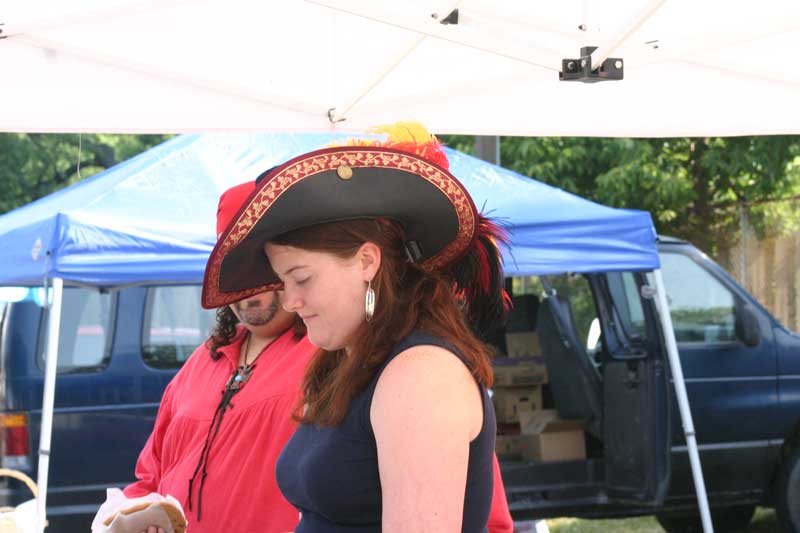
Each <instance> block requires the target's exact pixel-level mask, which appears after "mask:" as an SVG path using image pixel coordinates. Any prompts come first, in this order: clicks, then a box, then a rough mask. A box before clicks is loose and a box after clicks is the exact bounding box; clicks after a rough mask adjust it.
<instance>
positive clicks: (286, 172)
mask: <svg viewBox="0 0 800 533" xmlns="http://www.w3.org/2000/svg"><path fill="white" fill-rule="evenodd" d="M439 155H440V156H441V157H439V158H437V160H438V162H442V160H443V161H444V165H446V164H447V160H446V158H445V157H444V154H443V152H441V151H439ZM431 159H432V158H430V157H428V158H426V157H422V156H420V155H417V154H415V153H410V152H408V151H406V150H401V149H397V148H393V147H383V146H340V147H334V148H323V149H320V150H316V151H313V152H309V153H307V154H304V155H301V156H299V157H296V158H294V159H292V160H290V161H288V162H286V163H284V164H282V165H279V166H277V167H274V168H272V169H270V170H268V171H267V172H266V173H265V174H264V175H262V176H260V177H259V179H258V181H257V185H256V187H255V190H254V191H253V192H252V193H251V194H250V196H249V197H248V198H247V199H246V200H245V201H244V203H243V204H242V207H241V209H240V210H239V212H238V214H237V215H236V216H234V217H233V219H232V221H231V223H230V224H229V226H228V228H227V229H226V230H225V231H224V232H223V233H222V234H221V236H220V238H219V239H218V241H217V244H216V246H215V247H214V249H213V251H212V252H211V255H210V257H209V259H208V264H207V266H206V272H205V279H204V282H203V295H202V305H203V307H205V308H207V309H211V308H215V307H221V306H224V305H228V304H231V303H233V302H236V301H239V300H242V299H244V298H247V297H249V296H252V295H254V294H257V293H260V292H264V291H266V290H270V289H276V288H279V287H280V284H281V283H280V280H279V279H278V277H277V276H276V274H275V273H274V272H273V270H272V268H271V267H270V265H269V261H268V260H267V258H266V256H265V254H264V244H266V243H267V242H269V241H270V240H271V239H273V238H275V237H277V236H279V235H282V234H284V233H287V232H289V231H293V230H297V229H300V228H305V227H309V226H313V225H316V224H322V223H326V222H336V221H342V220H352V219H360V218H387V219H390V220H394V221H396V222H398V223H400V224H401V225H402V227H403V229H404V233H405V238H406V254H407V256H408V259H409V261H412V262H414V263H417V264H419V265H420V266H421V267H422V268H424V269H426V270H440V271H446V272H449V273H451V274H452V277H453V281H454V283H455V289H456V290H457V291H460V292H461V293H462V294H464V296H465V297H466V298H468V299H471V296H472V295H475V294H479V293H486V294H488V293H492V292H495V293H496V295H495V297H491V298H490V299H491V300H495V299H496V297H499V298H500V300H499V301H500V302H501V307H502V301H503V297H504V292H503V290H502V287H503V284H502V283H503V280H502V270H501V267H500V256H499V252H498V250H497V245H496V238H497V237H500V238H501V239H502V231H501V230H500V229H499V228H498V227H497V226H495V225H494V224H492V223H491V222H489V221H488V220H487V219H485V218H483V217H482V216H481V215H479V214H478V212H477V210H476V208H475V204H474V203H473V201H472V198H471V197H470V195H469V193H468V192H467V190H466V188H465V187H464V186H463V185H462V184H461V182H459V181H458V179H456V178H455V177H454V176H453V175H452V174H451V173H450V172H449V171H448V170H447V169H445V168H444V167H443V166H441V165H439V164H436V163H434V162H433V161H431ZM492 307H495V308H496V307H497V305H493V306H492Z"/></svg>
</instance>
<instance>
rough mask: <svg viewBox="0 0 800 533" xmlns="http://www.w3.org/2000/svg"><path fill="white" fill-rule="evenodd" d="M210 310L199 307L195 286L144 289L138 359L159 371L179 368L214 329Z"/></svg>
mask: <svg viewBox="0 0 800 533" xmlns="http://www.w3.org/2000/svg"><path fill="white" fill-rule="evenodd" d="M214 322H215V315H214V311H209V310H206V309H203V308H202V307H200V287H199V286H161V287H151V288H149V289H148V290H147V299H146V301H145V315H144V323H143V325H142V359H144V362H145V364H147V365H149V366H151V367H153V368H160V369H169V368H180V367H181V366H182V365H183V363H184V362H185V361H186V359H188V358H189V356H190V355H192V352H194V350H195V348H197V347H198V346H199V345H200V344H201V343H203V342H205V341H206V339H208V337H209V335H210V334H211V332H212V331H213V329H214Z"/></svg>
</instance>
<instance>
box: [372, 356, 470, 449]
mask: <svg viewBox="0 0 800 533" xmlns="http://www.w3.org/2000/svg"><path fill="white" fill-rule="evenodd" d="M480 394H481V393H480V390H479V388H478V387H477V382H476V381H475V378H474V377H473V376H472V374H471V373H470V371H469V369H468V368H467V366H466V365H465V364H464V363H463V362H462V361H461V360H460V359H459V358H458V356H457V355H455V354H454V353H453V352H451V351H449V350H446V349H444V348H441V347H438V346H430V345H418V346H414V347H412V348H409V349H408V350H405V351H403V352H401V353H400V354H398V355H397V356H395V358H394V359H393V360H392V361H391V362H390V363H389V364H388V365H387V366H386V368H385V370H384V371H383V373H382V374H381V377H380V378H379V379H378V383H377V386H376V388H375V395H374V396H373V399H372V406H371V408H370V419H371V421H372V425H373V428H374V429H375V430H376V432H384V431H386V430H388V431H390V432H392V433H393V432H394V431H395V430H399V429H400V428H405V429H410V428H412V427H416V428H417V429H418V430H420V431H424V432H433V431H437V432H440V431H456V432H460V431H461V430H464V431H466V432H467V433H469V435H470V436H474V435H475V434H477V431H479V430H480V426H481V423H482V419H483V418H482V413H483V411H482V408H481V396H480Z"/></svg>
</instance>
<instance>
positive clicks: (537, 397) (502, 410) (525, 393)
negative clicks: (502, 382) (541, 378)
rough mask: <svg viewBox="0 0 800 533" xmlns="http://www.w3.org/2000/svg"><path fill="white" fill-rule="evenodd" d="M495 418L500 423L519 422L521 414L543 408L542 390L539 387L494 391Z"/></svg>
mask: <svg viewBox="0 0 800 533" xmlns="http://www.w3.org/2000/svg"><path fill="white" fill-rule="evenodd" d="M492 402H493V403H494V412H495V417H496V418H497V422H498V423H502V424H510V423H515V422H519V413H520V412H523V411H534V410H537V409H541V408H542V388H541V387H540V386H538V385H536V386H533V387H526V388H513V389H506V388H502V389H493V390H492Z"/></svg>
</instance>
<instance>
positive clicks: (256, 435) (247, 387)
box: [123, 182, 513, 533]
mask: <svg viewBox="0 0 800 533" xmlns="http://www.w3.org/2000/svg"><path fill="white" fill-rule="evenodd" d="M254 188H255V184H254V183H253V182H248V183H244V184H241V185H238V186H236V187H233V188H231V189H229V190H228V191H226V192H225V193H223V195H222V196H221V197H220V202H219V208H218V211H217V234H218V235H220V234H222V232H223V231H224V230H225V229H226V228H227V227H228V225H229V223H230V221H231V220H232V219H233V217H234V216H235V215H236V214H237V213H238V211H239V208H240V206H241V204H242V203H243V202H244V200H245V199H246V198H247V197H248V195H249V194H250V192H252V191H253V190H254ZM293 325H294V326H295V327H293ZM316 352H317V348H316V347H314V346H313V345H312V344H311V343H310V342H309V341H308V339H307V338H305V337H304V336H303V335H302V332H301V331H300V330H299V329H298V327H297V323H296V322H295V315H294V314H290V313H288V312H286V311H284V310H283V308H282V307H281V305H280V302H279V295H278V293H277V292H266V293H261V294H258V295H255V296H252V297H250V298H247V299H245V300H241V301H238V302H235V303H233V304H231V305H230V306H227V307H223V308H220V309H218V310H217V327H216V330H215V332H214V335H212V337H211V338H210V339H209V340H208V341H207V342H206V343H204V344H203V345H201V346H200V347H198V348H197V350H196V351H195V352H194V354H192V356H191V357H190V358H189V359H188V360H187V362H186V363H185V364H184V366H183V367H182V368H181V370H180V371H179V372H178V373H177V374H176V376H175V377H174V378H173V380H172V381H171V382H170V384H169V385H168V386H167V388H166V390H165V392H164V396H163V399H162V402H161V406H160V408H159V412H158V416H157V418H156V422H155V427H154V429H153V432H152V434H151V435H150V438H149V439H148V441H147V443H146V444H145V447H144V449H143V450H142V452H141V454H140V457H139V460H138V462H137V465H136V477H137V479H138V481H136V482H135V483H133V484H131V485H129V486H128V487H126V488H125V489H124V491H123V492H124V493H125V495H126V496H127V497H130V498H134V497H138V496H144V495H146V494H149V493H151V492H156V493H159V494H163V495H166V494H170V495H172V496H174V497H175V498H177V499H178V501H180V502H181V504H182V505H183V507H184V511H185V513H186V518H187V521H188V531H189V532H190V533H205V532H219V531H226V530H227V531H236V532H237V533H238V532H241V533H251V532H253V533H254V532H259V533H262V532H263V533H277V532H287V531H292V530H293V529H294V527H295V525H296V524H297V522H298V520H299V516H298V513H297V510H296V509H295V508H294V507H293V506H292V505H291V504H289V502H287V501H286V499H285V498H284V497H283V495H282V494H281V492H280V490H279V489H278V487H277V484H276V481H275V464H276V462H277V458H278V455H279V454H280V452H281V450H282V449H283V447H284V445H285V443H286V442H287V441H288V440H289V438H290V437H291V435H292V433H293V432H294V430H295V428H296V422H295V421H294V420H293V418H292V415H293V413H294V410H295V409H296V408H297V406H298V404H299V402H300V400H301V397H302V395H301V389H300V386H301V383H302V380H303V376H304V373H305V370H306V367H307V365H308V363H309V361H310V360H311V359H312V358H313V356H314V354H315V353H316ZM237 377H239V381H238V383H240V385H236V383H237V381H236V380H237ZM242 382H244V383H243V384H241V383H242ZM233 387H238V388H233ZM226 391H227V392H226ZM234 391H235V392H234ZM226 395H227V396H228V398H226ZM494 460H495V465H494V494H493V502H492V511H491V515H490V518H489V524H488V528H489V531H490V533H511V532H512V531H513V522H512V520H511V515H510V513H509V510H508V503H507V501H506V495H505V490H504V487H503V483H502V479H501V477H500V471H499V467H498V464H497V458H496V457H495V459H494ZM156 532H158V533H163V530H159V529H157V528H153V527H151V528H150V529H149V530H148V533H156Z"/></svg>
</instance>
